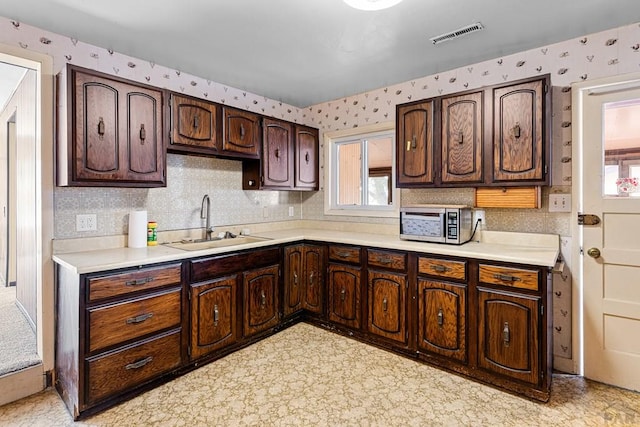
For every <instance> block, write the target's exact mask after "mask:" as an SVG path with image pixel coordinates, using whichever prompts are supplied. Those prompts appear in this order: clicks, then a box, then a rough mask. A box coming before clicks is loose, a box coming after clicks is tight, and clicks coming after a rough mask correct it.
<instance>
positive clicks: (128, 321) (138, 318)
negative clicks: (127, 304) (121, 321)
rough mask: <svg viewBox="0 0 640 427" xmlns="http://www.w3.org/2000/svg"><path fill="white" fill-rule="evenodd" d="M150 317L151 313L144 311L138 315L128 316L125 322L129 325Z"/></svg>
mask: <svg viewBox="0 0 640 427" xmlns="http://www.w3.org/2000/svg"><path fill="white" fill-rule="evenodd" d="M152 317H153V313H145V314H141V315H140V316H136V317H130V318H128V319H127V324H129V325H131V324H135V323H142V322H144V321H145V320H147V319H151V318H152Z"/></svg>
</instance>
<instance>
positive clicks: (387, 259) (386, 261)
mask: <svg viewBox="0 0 640 427" xmlns="http://www.w3.org/2000/svg"><path fill="white" fill-rule="evenodd" d="M378 262H379V263H380V264H391V263H392V262H393V260H392V259H391V258H390V257H382V258H380V259H379V260H378Z"/></svg>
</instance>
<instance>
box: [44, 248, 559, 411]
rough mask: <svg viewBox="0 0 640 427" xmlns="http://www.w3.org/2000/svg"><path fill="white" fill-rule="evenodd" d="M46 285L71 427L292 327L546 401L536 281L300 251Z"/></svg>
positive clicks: (541, 273)
mask: <svg viewBox="0 0 640 427" xmlns="http://www.w3.org/2000/svg"><path fill="white" fill-rule="evenodd" d="M282 264H284V265H283V267H284V272H285V274H284V275H283V276H281V274H280V268H281V265H282ZM57 283H58V291H57V318H56V327H57V329H56V388H57V389H58V391H59V393H60V395H61V397H62V398H63V400H64V402H65V404H66V405H67V407H68V408H69V410H70V412H71V413H72V414H73V416H74V418H76V419H77V418H79V417H81V416H86V415H91V414H93V413H95V412H97V411H99V410H102V409H105V408H108V407H110V406H112V405H114V404H116V403H118V402H121V401H123V400H125V399H127V398H129V397H131V396H133V395H135V394H138V393H141V392H142V391H144V390H147V389H149V388H151V387H153V386H155V385H157V384H159V383H161V382H163V381H166V380H167V379H168V378H170V377H171V376H172V375H180V374H182V373H184V372H186V371H189V370H192V369H194V368H196V367H197V366H199V365H200V364H202V363H208V362H210V361H212V360H215V359H217V358H219V357H222V356H224V355H226V354H229V353H231V352H233V351H236V350H238V349H240V348H243V347H246V346H248V345H251V344H252V343H254V342H256V341H258V340H260V339H262V338H264V337H267V336H269V335H271V334H274V333H276V332H277V331H278V330H279V329H280V328H282V327H287V326H290V325H292V324H294V323H296V322H298V321H301V320H304V321H307V322H309V323H312V324H315V325H317V326H319V327H322V328H326V329H328V330H332V331H336V332H338V333H341V334H345V335H348V336H352V337H354V338H356V339H359V340H361V341H363V342H366V343H369V344H374V345H376V346H378V347H382V348H385V349H387V350H390V351H394V352H396V353H397V354H401V355H403V356H405V357H410V358H413V359H414V360H416V361H422V362H427V363H430V364H433V365H437V366H439V367H441V368H444V369H447V370H449V371H451V372H455V373H458V374H463V375H465V376H467V377H469V378H471V379H475V380H479V381H482V382H484V383H487V384H491V385H493V386H497V387H500V388H502V389H505V390H508V391H511V392H514V393H517V394H520V395H524V396H527V397H529V398H533V399H536V400H540V401H547V400H548V399H549V395H550V387H551V360H552V359H551V357H552V355H551V338H552V337H551V333H550V330H551V328H552V317H551V312H552V310H551V307H550V303H551V295H550V287H551V286H550V273H549V271H548V269H546V268H544V267H538V266H532V265H520V264H513V263H504V262H494V261H486V260H477V259H469V258H460V257H449V256H440V255H427V254H419V253H412V252H404V251H400V250H387V249H381V248H362V247H358V246H353V245H347V244H344V245H343V244H334V245H326V246H325V245H323V244H316V243H306V242H303V243H296V244H293V245H288V246H284V247H283V246H278V245H276V246H271V247H266V248H260V249H255V250H246V251H239V252H234V253H229V254H219V255H213V256H208V257H199V258H193V259H188V260H184V261H180V262H173V263H165V264H155V265H149V266H141V267H139V268H138V267H133V268H125V269H119V270H113V271H106V272H98V273H91V274H77V273H75V272H74V271H73V270H71V269H69V268H67V267H65V266H62V265H59V266H58V269H57ZM185 331H187V332H186V333H185Z"/></svg>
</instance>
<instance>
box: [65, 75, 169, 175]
mask: <svg viewBox="0 0 640 427" xmlns="http://www.w3.org/2000/svg"><path fill="white" fill-rule="evenodd" d="M57 82H58V95H57V100H58V108H57V109H56V110H57V114H58V116H57V127H58V156H57V182H58V185H60V186H114V187H116V186H117V187H163V186H165V185H166V165H165V163H166V162H165V159H166V153H165V142H164V138H163V136H164V127H163V126H164V125H163V123H164V122H163V102H164V97H165V93H164V92H163V91H162V90H160V89H156V88H153V87H151V86H145V85H141V84H137V83H135V82H131V81H127V80H124V79H119V78H116V77H113V76H108V75H105V74H102V73H98V72H95V71H91V70H86V69H83V68H80V67H76V66H72V65H67V67H66V68H65V69H64V70H63V72H62V73H61V74H60V75H59V76H58V79H57Z"/></svg>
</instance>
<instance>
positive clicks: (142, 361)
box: [124, 356, 153, 369]
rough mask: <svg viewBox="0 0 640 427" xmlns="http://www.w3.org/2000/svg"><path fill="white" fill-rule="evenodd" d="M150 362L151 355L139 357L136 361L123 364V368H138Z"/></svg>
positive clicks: (151, 359) (151, 360)
mask: <svg viewBox="0 0 640 427" xmlns="http://www.w3.org/2000/svg"><path fill="white" fill-rule="evenodd" d="M151 362H153V357H151V356H149V357H145V358H144V359H140V360H138V361H137V362H133V363H129V364H128V365H125V367H124V369H140V368H142V367H143V366H145V365H148V364H149V363H151Z"/></svg>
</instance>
